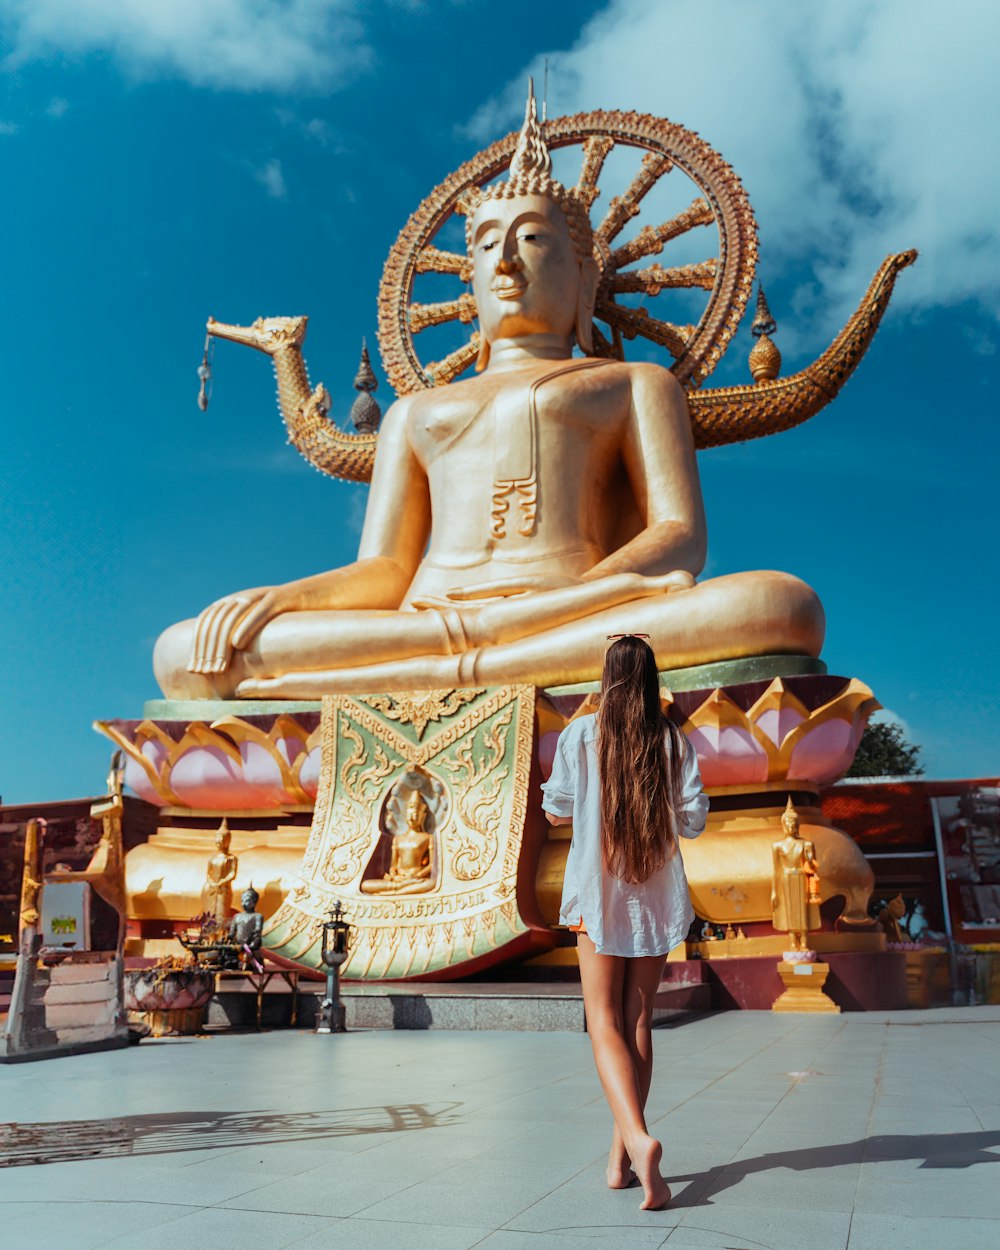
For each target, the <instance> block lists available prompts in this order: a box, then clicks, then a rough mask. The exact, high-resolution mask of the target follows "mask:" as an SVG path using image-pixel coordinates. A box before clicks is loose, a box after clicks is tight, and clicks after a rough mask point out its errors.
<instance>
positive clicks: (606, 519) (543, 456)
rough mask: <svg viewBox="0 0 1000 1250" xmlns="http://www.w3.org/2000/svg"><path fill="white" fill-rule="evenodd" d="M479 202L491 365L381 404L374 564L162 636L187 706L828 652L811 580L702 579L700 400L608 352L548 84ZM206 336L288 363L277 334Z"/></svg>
mask: <svg viewBox="0 0 1000 1250" xmlns="http://www.w3.org/2000/svg"><path fill="white" fill-rule="evenodd" d="M468 200H469V203H468V208H469V215H468V216H467V219H466V227H467V246H468V253H469V261H468V263H469V269H470V272H471V277H472V291H473V295H474V297H475V308H476V315H477V317H478V320H479V326H480V334H481V338H480V342H481V348H480V353H479V362H478V366H477V367H478V369H479V373H478V376H475V377H471V378H467V379H459V380H457V381H454V382H451V383H450V384H449V385H447V386H435V387H431V388H429V389H427V390H423V391H420V392H415V393H410V394H406V395H403V396H402V397H401V398H400V399H399V400H397V402H396V403H394V404H393V405H392V407H391V408H390V409H389V411H388V412H387V413H386V415H385V419H384V421H383V424H382V430H381V433H380V435H379V439H378V453H377V456H376V458H375V463H374V470H373V476H372V480H371V488H370V493H369V497H368V506H367V512H366V515H365V523H364V530H363V533H362V536H361V543H360V548H359V551H358V558H357V560H355V561H354V562H353V563H351V564H348V565H346V566H345V567H343V568H337V569H333V570H331V571H329V572H325V573H319V574H317V575H315V576H312V577H306V578H302V579H301V580H298V581H293V582H288V583H285V584H284V585H278V586H263V587H257V588H254V589H250V590H241V591H236V592H234V593H232V594H227V595H225V596H223V597H222V598H221V599H218V600H216V602H214V603H212V604H210V605H209V606H208V607H207V608H205V609H204V611H203V612H202V613H201V614H200V616H198V618H197V619H196V620H189V621H183V622H180V623H179V624H177V625H174V626H172V627H171V628H170V629H168V630H167V631H166V632H165V633H164V634H163V635H161V637H160V639H159V640H158V642H157V645H156V652H155V657H154V667H155V670H156V675H157V679H158V681H159V683H160V685H161V687H162V689H163V692H164V694H165V695H166V696H167V697H168V698H171V699H192V698H193V699H231V698H234V697H238V698H251V699H253V698H278V699H299V698H302V699H312V698H316V697H318V696H320V695H322V694H330V693H334V692H340V693H358V692H362V693H363V692H366V691H380V690H412V689H435V688H437V689H440V688H453V687H456V686H460V687H461V686H480V685H500V684H504V683H507V682H512V681H513V682H529V683H533V684H535V685H538V686H554V685H559V684H563V683H567V682H574V681H588V680H592V679H595V678H597V677H599V675H600V672H601V668H602V664H603V658H604V649H605V640H606V636H607V635H608V634H609V633H615V632H618V631H622V630H629V631H641V632H645V633H647V634H649V635H651V642H652V646H653V647H654V650H655V653H656V660H657V665H658V667H659V668H661V669H672V668H678V667H683V666H688V665H698V664H705V663H709V662H711V661H715V660H720V659H736V658H741V657H744V656H758V655H774V654H797V655H805V656H817V655H819V652H820V648H821V645H822V642H823V633H824V617H823V609H822V607H821V605H820V603H819V600H818V598H817V597H816V594H815V593H814V592H813V591H812V590H811V589H810V588H809V587H808V586H807V585H805V584H804V583H803V582H801V581H799V580H798V579H797V578H795V577H792V576H790V575H788V574H784V573H780V572H773V571H762V572H755V573H738V574H732V575H728V576H723V577H716V578H711V579H709V580H707V581H704V582H702V583H701V584H699V585H695V579H696V577H697V575H698V574H699V573H700V572H701V570H702V567H703V565H704V563H705V555H706V542H707V537H706V527H705V514H704V508H703V505H702V497H701V487H700V484H699V480H698V468H697V464H696V460H695V447H694V438H693V435H692V427H691V417H690V413H689V410H688V403H687V399H686V397H685V393H684V390H683V389H682V386H681V384H680V383H679V382H678V380H677V379H676V378H675V377H674V375H673V374H672V373H671V372H670V371H669V370H667V369H665V368H661V367H660V366H658V365H654V364H650V363H647V362H627V361H621V360H609V359H605V358H601V357H597V356H595V355H594V340H593V333H592V329H593V327H592V319H593V313H594V305H595V300H596V298H597V293H598V289H599V286H600V283H601V281H602V276H603V275H604V267H605V266H606V265H607V264H608V261H607V258H606V257H605V256H604V255H603V254H602V252H601V250H600V248H599V247H597V246H596V245H595V236H594V230H593V227H592V225H591V222H590V217H589V212H588V202H587V200H586V197H585V196H582V195H581V194H580V193H579V192H578V191H577V189H576V188H568V187H565V186H563V185H562V184H561V183H559V182H557V181H556V180H555V179H554V178H553V177H552V163H551V157H550V155H549V152H548V149H547V147H546V145H545V141H544V138H543V136H542V132H541V128H540V127H539V124H538V119H537V116H536V111H535V101H534V98H533V97H531V98H529V100H528V107H527V111H526V116H525V122H524V127H523V129H522V131H521V136H520V142H519V143H518V146H517V149H516V151H515V153H514V156H513V159H512V161H511V164H510V169H509V173H508V178H507V181H505V182H500V183H496V184H491V185H488V186H486V187H482V188H479V189H477V190H476V192H475V194H474V195H472V196H470V197H468ZM211 329H212V333H213V334H216V335H217V336H219V337H222V338H228V339H230V340H232V341H234V342H241V343H245V344H248V345H250V346H253V347H256V348H258V349H259V350H261V351H265V352H269V353H273V352H274V351H275V346H274V343H275V342H276V341H278V339H280V338H281V334H278V335H277V338H276V337H275V335H274V333H273V330H274V328H273V327H271V326H269V325H268V324H267V323H266V322H265V323H261V324H259V325H255V326H251V327H238V326H224V325H221V324H220V323H214V322H213V323H212V327H211ZM301 332H302V331H301V328H300V329H299V330H298V331H296V333H301ZM281 333H282V334H284V333H285V330H282V331H281ZM575 347H579V349H580V351H581V352H582V353H583V356H582V357H579V356H577V357H574V355H573V352H574V348H575Z"/></svg>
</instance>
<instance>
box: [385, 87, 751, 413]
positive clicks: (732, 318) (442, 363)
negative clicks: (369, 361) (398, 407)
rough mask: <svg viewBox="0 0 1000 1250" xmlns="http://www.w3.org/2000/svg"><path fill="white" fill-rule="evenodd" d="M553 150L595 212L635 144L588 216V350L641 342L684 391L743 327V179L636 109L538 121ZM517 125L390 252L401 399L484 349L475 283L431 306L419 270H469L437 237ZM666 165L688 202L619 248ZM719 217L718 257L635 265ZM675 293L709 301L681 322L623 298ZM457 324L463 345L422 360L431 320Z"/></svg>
mask: <svg viewBox="0 0 1000 1250" xmlns="http://www.w3.org/2000/svg"><path fill="white" fill-rule="evenodd" d="M542 129H543V134H544V137H545V142H546V144H547V146H548V147H549V149H550V151H555V150H557V149H560V148H566V147H571V146H574V145H575V146H577V147H579V148H580V149H581V162H580V175H579V178H578V180H577V183H576V189H577V192H578V193H579V194H580V196H581V197H582V198H583V199H584V201H585V203H586V204H587V207H588V208H589V209H592V207H593V204H594V201H595V200H596V199H597V197H598V195H599V194H600V191H599V186H598V184H599V181H600V178H601V174H602V171H603V170H604V165H605V161H606V160H607V157H608V154H609V153H610V152H611V150H612V149H613V148H614V147H616V146H619V147H626V148H634V149H637V150H638V151H640V152H642V153H643V155H642V158H641V163H640V165H639V169H638V171H637V172H636V173H635V176H634V177H633V178H632V180H631V182H630V183H629V185H628V187H627V188H626V190H625V191H624V192H623V193H622V194H621V195H618V196H615V198H614V199H613V200H612V201H611V203H610V204H609V205H608V207H607V210H606V212H605V214H604V216H603V217H602V218H601V219H600V220H597V221H595V222H594V236H595V241H596V246H597V249H598V251H599V252H600V253H601V259H602V260H603V266H604V271H603V275H602V278H601V284H600V287H599V289H598V293H597V302H596V305H595V309H594V320H595V325H594V350H595V354H597V355H606V356H616V357H619V358H624V342H623V340H632V339H635V338H636V337H640V338H644V339H646V340H648V341H650V342H652V343H655V344H658V345H659V346H660V347H662V348H664V349H665V350H666V351H667V352H668V353H669V355H670V356H671V357H672V358H673V363H672V364H671V365H670V368H671V370H672V371H673V373H674V374H675V375H676V376H677V378H678V379H679V381H680V382H681V383H682V384H683V385H684V386H685V387H687V388H688V389H696V388H697V387H699V386H700V385H701V384H702V382H703V381H704V380H705V378H707V377H708V375H709V374H710V373H711V372H712V370H713V369H714V368H715V366H716V365H717V364H718V363H719V360H720V359H721V358H722V354H723V352H724V351H725V350H726V347H727V346H728V344H729V341H730V339H731V338H732V336H733V334H734V332H735V330H736V327H737V326H738V325H739V322H740V318H741V317H742V315H743V310H744V308H745V307H746V303H747V300H748V299H749V296H750V291H751V288H752V286H753V280H754V274H755V272H756V268H757V227H756V223H755V222H754V217H753V211H752V210H751V208H750V202H749V200H748V199H747V196H746V192H745V191H744V190H743V185H742V183H741V182H740V180H739V178H737V176H736V174H735V173H734V172H733V170H732V169H731V168H730V167H729V165H728V164H727V163H726V162H725V161H724V160H723V159H722V157H721V156H720V155H719V154H718V152H716V151H715V150H714V149H713V148H711V147H709V145H708V144H707V143H705V142H704V141H703V140H702V139H700V138H699V137H698V135H696V134H694V133H693V132H692V131H690V130H685V129H684V128H683V127H682V126H677V125H675V124H674V123H673V122H669V121H667V120H666V119H665V118H659V117H650V116H647V115H645V114H640V113H618V112H596V113H577V114H575V115H574V116H572V117H559V118H556V119H555V120H552V121H548V122H546V123H545V124H544V126H543V128H542ZM518 134H519V132H518V131H516V130H515V131H512V132H511V133H510V134H509V135H507V136H506V138H504V139H499V140H498V141H497V142H496V143H494V144H492V145H491V146H490V147H488V148H485V149H484V150H483V151H482V152H479V153H478V154H477V155H476V156H474V157H473V158H472V159H471V160H469V161H466V163H465V164H464V165H462V166H461V168H459V169H457V170H456V171H455V172H454V173H453V174H451V175H450V176H449V177H448V178H446V179H445V180H444V182H442V183H441V184H440V185H439V186H437V187H435V188H434V190H433V191H432V192H431V193H430V195H429V196H428V197H427V198H426V199H425V200H424V202H423V203H422V204H421V205H420V207H419V208H418V209H417V211H416V212H415V213H414V214H413V216H412V217H411V218H410V219H409V221H408V222H407V223H406V225H405V226H404V227H403V230H402V231H401V232H400V235H399V238H398V239H397V240H396V242H395V244H394V245H393V247H392V250H391V251H390V253H389V256H388V259H387V261H386V264H385V269H384V271H383V274H382V283H381V286H380V288H379V304H378V339H379V347H380V349H381V354H382V363H383V366H384V368H385V371H386V375H387V376H388V378H389V381H390V383H391V384H392V386H393V388H394V389H395V391H396V393H397V394H399V395H407V394H410V393H412V392H414V391H419V390H421V389H423V388H425V387H428V386H442V385H444V384H445V383H447V382H450V381H452V380H453V379H454V378H457V377H458V376H459V375H460V374H462V373H464V372H465V371H466V370H467V369H468V368H469V367H470V366H471V365H472V364H473V363H474V362H475V359H476V356H477V354H478V351H479V336H478V333H477V332H476V331H475V330H474V329H473V328H471V327H472V326H473V323H474V322H475V320H476V302H475V298H474V297H473V295H472V293H471V291H466V292H464V293H456V295H455V298H453V299H448V300H443V301H440V302H436V303H414V302H413V286H414V280H415V279H416V277H417V275H418V274H426V273H436V274H450V275H453V276H454V278H455V279H456V280H457V281H459V282H463V283H469V282H470V281H471V277H472V262H471V260H470V259H469V258H468V256H467V255H466V253H465V251H464V250H463V251H462V252H458V251H449V250H447V249H444V248H441V247H438V246H437V245H436V244H437V242H438V241H439V239H440V236H441V234H442V232H443V231H446V228H447V227H448V226H449V223H451V222H452V221H453V220H454V217H455V215H456V214H457V215H459V216H460V217H461V216H464V212H463V209H464V206H465V197H466V196H467V195H468V193H469V191H471V190H472V188H474V187H482V186H485V185H486V184H487V183H489V182H491V181H493V179H495V178H496V177H497V176H498V175H500V174H502V173H504V172H505V171H506V169H507V167H508V166H509V164H510V160H511V157H512V156H513V154H514V148H515V147H516V145H517V140H518ZM672 170H677V171H679V172H680V173H682V174H684V175H686V176H687V178H688V179H690V181H691V182H692V183H693V184H694V189H695V196H694V199H693V200H692V201H691V203H690V204H689V205H688V206H687V208H685V209H683V210H681V211H680V212H678V213H675V214H673V215H672V216H671V217H670V218H669V219H668V220H666V221H663V222H658V223H657V222H650V223H649V224H647V225H644V226H642V228H641V229H640V230H639V231H638V233H636V234H635V235H634V236H633V237H631V238H630V239H628V241H626V242H625V243H622V244H620V245H618V246H615V241H616V239H617V238H618V236H619V234H621V232H622V230H623V228H624V227H625V226H626V225H627V224H628V223H629V222H630V221H632V220H633V219H634V218H636V217H638V216H639V215H640V213H641V212H642V201H643V199H644V198H645V197H646V196H647V194H648V193H649V192H650V191H651V190H652V188H653V187H654V186H655V185H656V183H657V182H658V181H659V179H660V178H662V177H663V176H664V175H665V174H667V173H670V172H671V171H672ZM710 225H714V226H715V228H716V231H717V235H718V240H717V246H716V247H714V248H709V249H707V250H709V251H713V252H714V253H715V254H714V255H711V256H709V257H708V258H707V259H705V260H702V261H699V262H696V263H694V264H681V265H674V266H664V265H661V264H659V263H656V264H652V265H647V266H645V267H638V268H636V267H635V266H636V265H637V263H638V262H640V261H643V260H645V259H646V258H647V257H649V256H652V255H654V254H658V253H660V252H662V251H663V250H664V248H665V247H667V246H669V244H670V243H671V242H673V241H674V240H677V239H679V238H680V237H681V236H683V235H686V234H687V233H688V232H689V231H691V230H694V229H696V228H697V227H702V226H710ZM676 289H701V290H704V291H705V292H706V306H705V309H704V311H703V313H702V315H701V318H700V320H699V321H698V323H697V324H696V325H678V324H675V323H673V322H672V321H668V320H666V319H660V318H658V317H655V316H653V315H651V314H650V312H649V311H648V309H646V308H645V307H638V308H637V307H634V306H632V305H631V304H628V303H623V302H620V301H619V296H622V295H629V294H638V295H640V296H641V297H643V299H645V298H646V297H648V298H649V299H651V300H652V299H657V298H659V297H660V296H661V294H662V293H663V292H668V291H670V290H676ZM450 322H458V323H461V324H465V325H468V326H470V337H469V339H468V341H467V342H466V343H464V344H463V345H462V346H460V347H458V348H456V349H455V350H453V351H451V352H450V353H448V354H447V355H446V356H445V357H443V358H442V359H441V360H436V361H431V362H428V363H426V364H425V363H424V362H423V360H422V359H421V357H420V355H419V354H418V351H417V343H416V338H417V336H419V335H420V334H421V333H422V332H423V331H425V330H427V329H429V328H431V327H433V326H442V325H447V324H448V323H450Z"/></svg>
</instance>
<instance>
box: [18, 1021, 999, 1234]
mask: <svg viewBox="0 0 1000 1250" xmlns="http://www.w3.org/2000/svg"><path fill="white" fill-rule="evenodd" d="M653 1040H654V1050H655V1056H656V1067H655V1071H654V1076H653V1085H652V1089H651V1091H650V1098H649V1105H648V1118H649V1122H650V1125H651V1128H652V1130H653V1132H655V1133H656V1134H657V1136H659V1137H660V1138H661V1139H662V1140H663V1142H664V1169H665V1172H666V1174H667V1175H668V1176H669V1178H670V1180H671V1184H672V1185H673V1188H674V1202H673V1205H672V1206H671V1207H670V1208H668V1209H667V1210H665V1211H661V1212H643V1211H640V1210H639V1196H638V1193H637V1191H636V1190H634V1189H628V1190H618V1191H611V1190H608V1189H607V1188H606V1186H605V1183H604V1175H603V1169H604V1162H605V1152H606V1149H607V1143H608V1137H609V1131H610V1125H609V1116H608V1111H607V1108H606V1106H605V1104H604V1101H603V1098H602V1096H601V1092H600V1088H599V1085H598V1082H597V1077H596V1075H595V1073H594V1068H593V1062H592V1059H591V1054H590V1045H589V1041H588V1039H587V1038H586V1037H584V1036H582V1035H580V1034H573V1033H562V1034H553V1033H518V1032H503V1033H490V1032H476V1033H461V1032H445V1031H442V1032H426V1031H423V1032H396V1031H389V1030H377V1031H369V1032H364V1031H359V1032H354V1033H347V1034H342V1035H332V1036H327V1037H320V1036H317V1035H315V1034H312V1033H309V1032H304V1031H285V1030H282V1031H275V1032H272V1033H262V1034H255V1033H243V1034H224V1035H219V1036H212V1037H207V1038H201V1039H193V1040H178V1041H171V1042H159V1043H154V1042H151V1041H146V1042H143V1043H142V1044H141V1045H140V1046H138V1047H133V1048H130V1049H129V1050H125V1051H119V1052H114V1053H109V1054H103V1055H89V1056H84V1057H79V1058H69V1059H64V1060H60V1061H58V1063H48V1064H33V1065H27V1066H18V1067H10V1068H5V1069H2V1070H0V1108H2V1113H0V1118H2V1120H4V1121H8V1122H9V1123H7V1124H4V1125H0V1229H2V1230H3V1237H2V1238H0V1243H2V1244H3V1245H5V1246H6V1245H7V1243H8V1242H9V1243H10V1244H11V1245H12V1246H13V1245H30V1246H31V1247H32V1250H65V1248H66V1247H67V1246H72V1247H73V1250H91V1248H92V1247H104V1246H108V1247H118V1248H120V1250H199V1248H200V1247H203V1246H206V1245H211V1246H220V1247H230V1246H242V1245H246V1246H252V1247H253V1248H254V1250H283V1248H284V1247H292V1246H294V1247H296V1250H300V1248H301V1250H326V1248H330V1250H341V1248H347V1247H350V1248H351V1250H354V1248H355V1247H357V1248H360V1250H400V1248H401V1247H405V1248H406V1250H472V1247H476V1250H580V1248H581V1247H582V1248H583V1250H590V1248H591V1247H593V1248H595V1250H621V1248H624V1250H633V1248H636V1250H638V1248H639V1247H642V1248H646V1247H649V1248H652V1247H666V1250H694V1248H695V1247H700V1248H701V1250H888V1248H890V1247H891V1250H941V1248H942V1247H947V1250H995V1247H996V1246H997V1245H998V1244H1000V1183H998V1182H1000V1167H998V1165H1000V1063H998V1062H997V1057H998V1054H1000V1009H997V1008H990V1007H979V1008H966V1009H963V1010H953V1009H947V1010H940V1011H936V1012H896V1013H874V1012H871V1013H867V1014H853V1015H841V1016H836V1017H833V1016H824V1017H815V1016H813V1017H794V1016H775V1015H772V1014H771V1013H769V1012H747V1011H743V1012H726V1013H723V1014H718V1015H712V1016H700V1017H689V1018H688V1022H686V1023H684V1024H682V1025H680V1026H678V1027H674V1028H668V1029H663V1030H659V1031H657V1032H656V1033H655V1034H654V1039H653ZM4 1165H6V1166H4Z"/></svg>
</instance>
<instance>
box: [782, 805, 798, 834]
mask: <svg viewBox="0 0 1000 1250" xmlns="http://www.w3.org/2000/svg"><path fill="white" fill-rule="evenodd" d="M781 832H782V833H783V834H784V835H785V837H786V838H797V837H798V836H799V814H798V812H797V811H796V810H795V808H794V807H793V806H792V800H791V799H789V800H788V806H787V807H786V808H785V810H784V811H783V812H782V814H781Z"/></svg>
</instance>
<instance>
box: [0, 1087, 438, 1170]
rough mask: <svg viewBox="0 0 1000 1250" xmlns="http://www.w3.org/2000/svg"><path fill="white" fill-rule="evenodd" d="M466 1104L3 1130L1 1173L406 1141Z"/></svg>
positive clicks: (194, 1115)
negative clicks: (137, 1158)
mask: <svg viewBox="0 0 1000 1250" xmlns="http://www.w3.org/2000/svg"><path fill="white" fill-rule="evenodd" d="M461 1105H462V1104H461V1103H460V1102H451V1103H442V1104H440V1105H438V1106H437V1107H429V1106H427V1105H426V1104H424V1103H408V1104H404V1105H402V1106H396V1107H355V1108H353V1109H349V1110H342V1111H302V1112H292V1113H287V1114H284V1115H282V1114H278V1113H274V1112H268V1111H237V1112H229V1111H171V1112H164V1113H163V1114H159V1115H127V1116H119V1117H117V1118H115V1119H108V1120H57V1121H52V1122H45V1123H38V1124H0V1168H3V1167H20V1166H23V1165H25V1164H31V1163H71V1162H75V1161H77V1160H80V1159H109V1158H120V1157H122V1156H128V1155H155V1154H172V1153H174V1152H176V1151H181V1150H217V1149H219V1148H220V1147H222V1148H225V1147H229V1148H231V1149H234V1150H235V1149H237V1148H239V1147H240V1146H261V1145H275V1144H278V1143H281V1142H302V1141H310V1140H315V1139H316V1138H321V1137H348V1136H353V1135H355V1134H359V1133H399V1132H409V1131H413V1130H415V1129H427V1128H444V1127H447V1126H448V1125H449V1124H453V1123H455V1121H456V1119H457V1117H456V1115H455V1111H456V1108H458V1107H460V1106H461Z"/></svg>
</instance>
